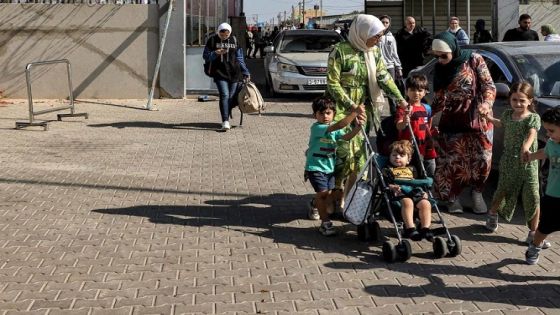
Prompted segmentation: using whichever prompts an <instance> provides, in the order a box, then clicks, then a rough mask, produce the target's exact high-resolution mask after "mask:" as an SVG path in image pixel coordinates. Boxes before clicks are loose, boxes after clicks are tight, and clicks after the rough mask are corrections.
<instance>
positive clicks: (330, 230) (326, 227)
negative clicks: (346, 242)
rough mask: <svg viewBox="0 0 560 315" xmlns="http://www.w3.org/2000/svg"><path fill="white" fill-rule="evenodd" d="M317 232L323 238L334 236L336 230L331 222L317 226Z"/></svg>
mask: <svg viewBox="0 0 560 315" xmlns="http://www.w3.org/2000/svg"><path fill="white" fill-rule="evenodd" d="M319 232H320V233H321V234H323V235H324V236H333V235H336V229H335V228H334V226H333V224H332V222H331V221H325V222H323V223H321V226H319Z"/></svg>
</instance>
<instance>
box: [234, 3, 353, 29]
mask: <svg viewBox="0 0 560 315" xmlns="http://www.w3.org/2000/svg"><path fill="white" fill-rule="evenodd" d="M298 2H303V1H302V0H244V1H243V6H244V8H245V16H246V17H247V23H248V24H253V23H255V19H256V17H257V15H258V19H259V22H269V21H270V20H271V19H272V18H273V17H274V18H275V20H276V19H277V16H278V13H282V18H283V16H284V11H286V16H287V17H288V16H290V14H291V12H292V6H294V7H295V8H297V6H298ZM319 4H320V0H306V1H305V8H306V9H308V8H309V9H311V8H313V6H314V5H319ZM323 7H324V11H325V15H332V14H341V13H350V12H352V11H354V10H363V9H364V0H323Z"/></svg>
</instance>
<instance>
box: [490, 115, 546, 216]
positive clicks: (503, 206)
mask: <svg viewBox="0 0 560 315" xmlns="http://www.w3.org/2000/svg"><path fill="white" fill-rule="evenodd" d="M512 114H513V110H511V109H507V110H505V111H504V113H503V114H502V117H501V119H500V121H501V122H502V126H503V128H504V152H503V155H502V157H501V159H500V174H499V177H498V187H497V188H496V192H495V193H494V198H493V199H492V205H495V204H499V207H498V213H499V214H500V216H502V217H503V218H504V219H506V220H507V221H511V218H512V217H513V213H514V211H515V206H516V205H517V198H518V196H519V195H520V194H521V200H522V202H523V209H524V210H525V220H526V221H527V222H529V221H531V220H532V219H533V217H534V216H535V212H536V209H537V208H538V207H539V175H538V169H539V162H538V161H536V160H535V161H532V162H530V163H523V161H521V156H520V154H521V147H522V145H523V142H524V141H525V139H527V136H528V135H529V131H530V130H531V129H535V130H537V131H538V130H539V129H540V128H541V119H540V117H539V115H537V114H535V113H531V114H529V116H527V117H525V118H523V119H521V120H513V119H512ZM537 149H538V143H537V139H536V137H535V140H534V141H533V143H532V144H531V148H530V151H531V152H535V151H537Z"/></svg>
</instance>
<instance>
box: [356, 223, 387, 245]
mask: <svg viewBox="0 0 560 315" xmlns="http://www.w3.org/2000/svg"><path fill="white" fill-rule="evenodd" d="M357 230H358V239H359V240H360V241H364V242H370V241H373V242H377V241H379V240H381V227H379V223H378V222H377V221H373V222H370V223H366V224H360V225H358V227H357Z"/></svg>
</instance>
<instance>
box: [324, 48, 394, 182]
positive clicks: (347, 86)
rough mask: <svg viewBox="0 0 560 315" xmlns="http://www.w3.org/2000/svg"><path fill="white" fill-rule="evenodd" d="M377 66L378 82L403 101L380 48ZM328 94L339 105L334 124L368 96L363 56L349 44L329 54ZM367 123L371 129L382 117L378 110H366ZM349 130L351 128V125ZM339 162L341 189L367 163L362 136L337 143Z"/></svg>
mask: <svg viewBox="0 0 560 315" xmlns="http://www.w3.org/2000/svg"><path fill="white" fill-rule="evenodd" d="M374 56H375V61H376V65H377V68H376V70H377V72H376V76H377V83H378V84H379V86H380V87H381V89H383V91H384V92H385V94H386V95H387V97H392V98H394V99H396V100H397V101H401V100H403V97H402V95H401V94H400V92H399V89H398V88H397V86H396V85H395V83H394V81H393V78H392V77H391V74H389V72H388V71H387V68H386V67H385V62H384V61H383V56H382V55H381V51H380V50H379V48H378V47H375V48H374ZM327 94H328V95H329V96H330V97H331V98H332V99H333V100H334V101H335V102H336V116H335V118H334V121H335V122H336V121H339V120H340V119H342V118H344V117H345V116H346V115H347V114H348V112H347V111H348V108H349V107H350V106H352V105H353V104H363V103H364V102H365V100H366V98H367V97H368V72H367V66H366V62H365V56H364V53H363V52H361V51H359V50H357V49H354V48H353V47H352V46H351V45H350V43H349V42H340V43H338V44H336V45H335V47H334V48H333V50H332V52H331V53H330V55H329V60H328V69H327ZM366 110H367V114H368V115H367V116H368V124H367V126H366V130H369V128H370V127H371V122H372V121H373V120H374V118H376V117H377V119H378V117H379V116H380V112H379V109H374V108H372V107H371V106H368V107H367V108H366ZM347 128H351V127H350V126H348V127H347ZM336 157H337V162H336V166H335V178H336V187H337V188H341V187H342V181H343V180H344V179H345V178H346V177H348V175H350V174H351V173H353V172H357V171H359V170H360V169H361V168H362V167H363V166H364V165H365V162H366V155H365V147H364V138H363V136H362V135H361V134H359V135H357V136H355V137H354V138H352V140H350V141H344V140H341V141H339V142H338V145H337V151H336Z"/></svg>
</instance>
